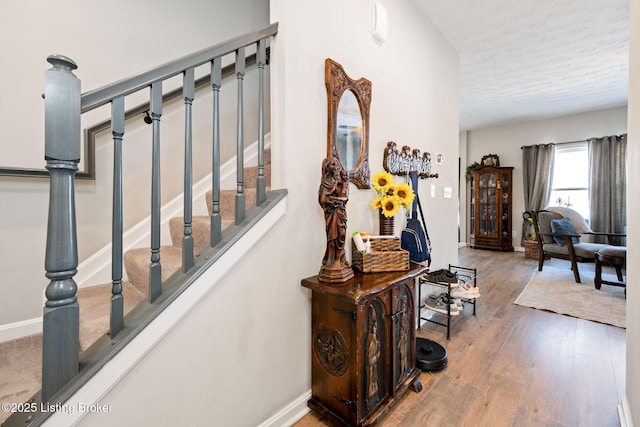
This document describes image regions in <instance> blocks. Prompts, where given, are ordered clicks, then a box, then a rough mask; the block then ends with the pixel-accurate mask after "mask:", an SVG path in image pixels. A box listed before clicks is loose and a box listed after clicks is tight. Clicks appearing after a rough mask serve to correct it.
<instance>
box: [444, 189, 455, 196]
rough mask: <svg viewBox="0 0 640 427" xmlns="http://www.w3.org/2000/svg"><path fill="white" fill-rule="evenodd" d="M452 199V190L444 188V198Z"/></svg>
mask: <svg viewBox="0 0 640 427" xmlns="http://www.w3.org/2000/svg"><path fill="white" fill-rule="evenodd" d="M452 197H453V189H452V188H451V187H444V198H445V199H450V198H452Z"/></svg>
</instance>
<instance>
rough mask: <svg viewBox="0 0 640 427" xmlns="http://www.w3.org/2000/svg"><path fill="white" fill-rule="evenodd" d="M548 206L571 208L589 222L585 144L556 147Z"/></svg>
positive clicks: (586, 149) (587, 155)
mask: <svg viewBox="0 0 640 427" xmlns="http://www.w3.org/2000/svg"><path fill="white" fill-rule="evenodd" d="M555 150H556V152H555V158H554V160H553V183H552V186H551V196H549V202H548V203H547V204H548V205H549V206H564V207H567V208H571V209H573V210H575V211H577V212H578V213H580V215H582V216H583V217H584V218H585V219H586V220H587V221H588V220H589V151H588V147H587V143H586V142H578V143H572V144H565V145H556V147H555Z"/></svg>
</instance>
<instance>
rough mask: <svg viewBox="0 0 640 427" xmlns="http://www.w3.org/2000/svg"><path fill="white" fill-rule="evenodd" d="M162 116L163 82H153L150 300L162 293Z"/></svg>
mask: <svg viewBox="0 0 640 427" xmlns="http://www.w3.org/2000/svg"><path fill="white" fill-rule="evenodd" d="M160 116H162V82H155V83H152V84H151V119H152V120H153V148H152V150H153V153H152V159H151V162H152V164H151V265H150V266H149V302H153V301H155V300H156V298H158V297H159V296H160V294H161V293H162V265H161V264H160V208H161V205H160V203H161V200H160V176H161V175H160Z"/></svg>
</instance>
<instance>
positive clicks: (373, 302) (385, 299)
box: [359, 292, 392, 419]
mask: <svg viewBox="0 0 640 427" xmlns="http://www.w3.org/2000/svg"><path fill="white" fill-rule="evenodd" d="M390 294H391V292H384V293H383V294H382V295H379V296H376V297H374V298H371V299H369V300H368V301H366V302H364V303H361V304H360V311H361V314H362V316H361V317H362V319H361V322H362V323H361V331H362V335H361V337H362V339H361V344H360V345H361V353H360V354H361V355H362V356H361V365H360V366H361V368H360V384H361V385H360V390H361V398H360V399H359V404H360V414H361V416H360V417H359V418H361V419H362V418H365V417H366V416H367V415H369V414H371V413H372V412H373V411H374V410H375V409H376V408H377V407H378V406H379V405H380V403H382V402H383V401H384V400H385V399H386V398H387V396H389V394H390V390H391V388H392V386H391V382H390V379H391V376H390V373H391V372H390V369H391V363H390V362H391V361H390V360H389V359H390V357H389V356H390V355H391V353H390V352H389V350H390V347H391V334H390V333H389V332H390V331H389V320H390V318H389V306H390V299H391V298H390Z"/></svg>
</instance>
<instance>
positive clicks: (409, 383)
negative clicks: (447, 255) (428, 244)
mask: <svg viewBox="0 0 640 427" xmlns="http://www.w3.org/2000/svg"><path fill="white" fill-rule="evenodd" d="M426 270H427V268H426V267H423V266H421V265H417V264H411V267H410V269H409V270H408V271H401V272H387V273H360V272H356V273H355V276H354V277H353V279H351V280H349V281H347V282H345V283H342V284H335V283H334V284H329V283H323V282H321V281H319V280H318V276H313V277H309V278H306V279H304V280H302V286H303V287H305V288H308V289H311V291H312V301H311V305H312V318H311V337H312V342H311V353H312V357H311V359H312V360H311V364H312V371H311V376H312V386H311V393H312V397H311V399H310V400H309V401H308V405H309V407H310V408H311V409H313V410H315V411H318V412H320V413H321V414H324V415H326V416H327V417H328V418H330V419H331V421H332V422H333V423H335V424H338V425H349V426H363V425H370V424H373V423H375V422H376V421H377V420H378V419H379V418H380V417H381V416H382V415H384V414H385V413H386V412H387V411H388V410H389V409H390V408H391V407H392V406H393V405H394V404H395V403H396V402H397V401H398V399H399V398H400V397H401V396H402V395H403V394H404V393H405V392H406V391H407V390H409V389H413V390H414V391H420V390H421V389H422V384H421V383H420V381H419V380H418V376H419V375H420V370H419V369H417V368H416V366H415V359H416V336H415V331H416V317H415V307H416V304H417V303H418V302H417V301H416V287H415V278H416V277H417V276H418V275H420V274H422V273H423V272H424V271H426Z"/></svg>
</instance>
